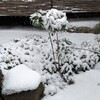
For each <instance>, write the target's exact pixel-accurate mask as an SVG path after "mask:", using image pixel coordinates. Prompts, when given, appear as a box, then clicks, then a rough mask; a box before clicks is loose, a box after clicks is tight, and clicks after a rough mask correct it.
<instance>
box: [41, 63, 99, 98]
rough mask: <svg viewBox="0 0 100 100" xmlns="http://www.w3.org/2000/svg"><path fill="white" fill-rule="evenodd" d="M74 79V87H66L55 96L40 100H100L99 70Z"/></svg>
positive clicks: (76, 76) (82, 74)
mask: <svg viewBox="0 0 100 100" xmlns="http://www.w3.org/2000/svg"><path fill="white" fill-rule="evenodd" d="M99 66H100V65H99ZM74 79H75V84H74V85H71V86H67V87H66V88H65V89H64V90H61V91H59V93H57V94H56V95H54V96H46V97H44V98H43V99H42V100H100V70H90V71H87V72H85V73H81V74H79V75H75V76H74Z"/></svg>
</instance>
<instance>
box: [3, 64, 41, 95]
mask: <svg viewBox="0 0 100 100" xmlns="http://www.w3.org/2000/svg"><path fill="white" fill-rule="evenodd" d="M40 82H41V76H40V74H39V73H37V72H36V71H33V70H31V69H30V68H28V67H27V66H25V65H24V64H21V65H18V66H16V67H14V68H12V69H11V70H9V71H8V72H7V74H6V75H5V76H4V81H3V87H2V94H4V95H9V94H13V93H19V92H21V91H27V90H35V89H36V88H37V87H38V86H39V84H40Z"/></svg>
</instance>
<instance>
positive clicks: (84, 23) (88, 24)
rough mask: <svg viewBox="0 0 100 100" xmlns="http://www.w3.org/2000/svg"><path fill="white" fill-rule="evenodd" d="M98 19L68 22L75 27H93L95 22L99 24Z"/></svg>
mask: <svg viewBox="0 0 100 100" xmlns="http://www.w3.org/2000/svg"><path fill="white" fill-rule="evenodd" d="M99 23H100V21H92V20H90V21H72V22H70V24H71V25H72V26H76V27H90V28H94V27H95V25H96V24H99Z"/></svg>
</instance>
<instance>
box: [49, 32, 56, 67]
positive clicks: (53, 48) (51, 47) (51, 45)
mask: <svg viewBox="0 0 100 100" xmlns="http://www.w3.org/2000/svg"><path fill="white" fill-rule="evenodd" d="M48 33H49V38H50V43H51V48H52V54H53V59H54V62H55V67H57V66H56V57H55V52H54V47H53V42H52V38H51V34H50V33H51V32H48Z"/></svg>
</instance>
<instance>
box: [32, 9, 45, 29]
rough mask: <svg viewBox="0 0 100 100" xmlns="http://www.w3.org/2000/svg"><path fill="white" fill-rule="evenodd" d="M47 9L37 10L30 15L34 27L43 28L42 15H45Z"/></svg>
mask: <svg viewBox="0 0 100 100" xmlns="http://www.w3.org/2000/svg"><path fill="white" fill-rule="evenodd" d="M46 13H47V11H43V10H38V11H37V12H36V13H34V14H31V15H30V20H31V22H32V25H33V26H34V27H36V28H44V25H43V17H44V16H45V15H46Z"/></svg>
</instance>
